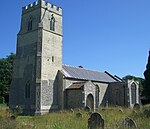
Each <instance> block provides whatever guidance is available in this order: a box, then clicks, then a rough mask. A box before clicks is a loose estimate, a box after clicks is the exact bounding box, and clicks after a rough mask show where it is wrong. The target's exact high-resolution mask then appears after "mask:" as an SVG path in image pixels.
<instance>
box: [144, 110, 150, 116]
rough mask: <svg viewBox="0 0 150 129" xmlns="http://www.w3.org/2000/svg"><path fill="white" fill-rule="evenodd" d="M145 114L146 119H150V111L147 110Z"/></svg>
mask: <svg viewBox="0 0 150 129" xmlns="http://www.w3.org/2000/svg"><path fill="white" fill-rule="evenodd" d="M144 114H145V116H146V117H149V118H150V109H145V110H144Z"/></svg>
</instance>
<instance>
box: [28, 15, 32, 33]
mask: <svg viewBox="0 0 150 129" xmlns="http://www.w3.org/2000/svg"><path fill="white" fill-rule="evenodd" d="M30 30H32V18H31V17H30V19H29V21H28V31H30Z"/></svg>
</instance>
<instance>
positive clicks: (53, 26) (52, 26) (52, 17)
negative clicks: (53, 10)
mask: <svg viewBox="0 0 150 129" xmlns="http://www.w3.org/2000/svg"><path fill="white" fill-rule="evenodd" d="M50 30H52V31H55V18H54V15H53V14H52V16H51V20H50Z"/></svg>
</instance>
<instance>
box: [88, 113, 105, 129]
mask: <svg viewBox="0 0 150 129" xmlns="http://www.w3.org/2000/svg"><path fill="white" fill-rule="evenodd" d="M88 129H104V119H103V118H102V116H101V115H100V114H99V113H97V112H95V113H92V114H91V116H90V118H89V119H88Z"/></svg>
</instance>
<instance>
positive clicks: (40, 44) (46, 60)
mask: <svg viewBox="0 0 150 129" xmlns="http://www.w3.org/2000/svg"><path fill="white" fill-rule="evenodd" d="M62 18H63V16H62V8H61V7H57V6H56V5H53V4H51V3H49V2H45V1H44V0H38V1H37V2H34V3H33V4H29V5H28V6H25V7H23V8H22V17H21V25H20V30H19V33H18V35H17V45H16V59H15V61H14V67H13V78H12V82H11V86H10V95H9V107H10V108H11V109H14V108H16V106H21V107H22V108H23V112H24V114H27V115H30V114H33V115H34V114H45V113H48V112H50V111H55V110H67V109H68V110H69V109H71V108H72V109H74V108H85V107H87V106H88V107H90V108H91V109H93V110H95V109H97V108H99V107H101V106H102V107H103V106H106V105H112V106H116V105H118V106H127V107H133V105H134V104H135V103H139V83H138V82H136V81H134V80H126V81H124V80H122V79H120V78H119V77H117V76H113V75H111V74H110V73H109V72H107V71H105V72H100V71H95V70H89V69H86V68H83V67H82V66H70V65H65V64H62V57H63V55H62V41H63V33H62V30H63V26H62Z"/></svg>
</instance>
